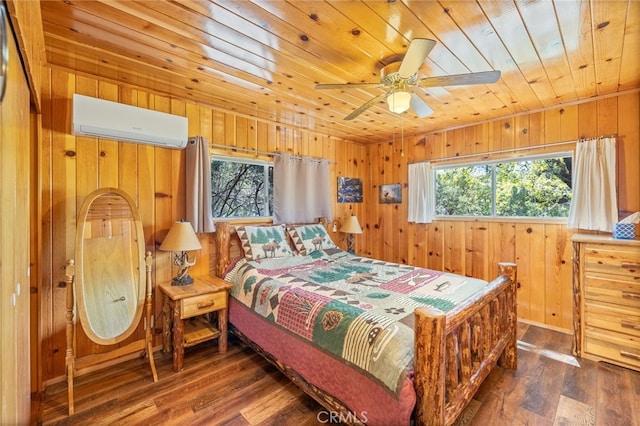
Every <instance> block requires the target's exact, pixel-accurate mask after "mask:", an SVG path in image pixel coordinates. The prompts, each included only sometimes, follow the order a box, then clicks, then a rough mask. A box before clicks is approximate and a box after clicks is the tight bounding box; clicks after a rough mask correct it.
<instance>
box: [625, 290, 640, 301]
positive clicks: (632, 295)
mask: <svg viewBox="0 0 640 426" xmlns="http://www.w3.org/2000/svg"><path fill="white" fill-rule="evenodd" d="M622 297H624V298H625V299H640V293H630V292H628V291H623V292H622Z"/></svg>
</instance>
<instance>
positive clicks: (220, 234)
mask: <svg viewBox="0 0 640 426" xmlns="http://www.w3.org/2000/svg"><path fill="white" fill-rule="evenodd" d="M229 232H230V224H229V222H216V249H217V250H218V251H217V253H216V257H217V260H218V261H217V262H216V275H217V276H219V277H222V276H224V271H225V269H226V268H227V266H228V265H229V263H230V262H231V259H230V258H231V251H230V247H229V239H230V233H229Z"/></svg>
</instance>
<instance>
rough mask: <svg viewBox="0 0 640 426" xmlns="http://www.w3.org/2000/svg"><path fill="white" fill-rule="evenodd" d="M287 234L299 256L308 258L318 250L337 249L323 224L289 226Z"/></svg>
mask: <svg viewBox="0 0 640 426" xmlns="http://www.w3.org/2000/svg"><path fill="white" fill-rule="evenodd" d="M287 232H289V235H290V236H291V240H292V241H293V245H294V246H295V249H296V250H297V251H298V254H300V255H302V256H306V255H308V254H311V252H314V251H316V250H325V249H329V248H337V246H336V245H335V243H334V242H333V241H332V240H331V237H330V236H329V234H328V233H327V230H326V229H324V226H323V225H321V224H317V225H295V226H289V227H288V228H287Z"/></svg>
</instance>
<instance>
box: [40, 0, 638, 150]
mask: <svg viewBox="0 0 640 426" xmlns="http://www.w3.org/2000/svg"><path fill="white" fill-rule="evenodd" d="M41 5H42V17H43V25H44V31H45V44H46V51H47V60H48V62H49V64H50V65H51V66H56V67H63V68H66V69H70V70H73V71H74V72H77V73H81V74H89V75H93V76H97V77H99V78H101V79H104V80H107V81H113V82H118V83H126V84H132V85H135V86H138V87H140V88H143V89H146V90H149V91H151V92H153V93H160V94H164V95H167V96H171V97H175V98H180V99H185V100H189V101H194V102H197V103H201V104H205V105H208V106H211V107H214V108H220V109H224V110H227V111H232V112H235V113H238V114H241V115H246V116H250V117H256V118H259V119H267V120H272V121H277V122H280V123H283V124H285V125H288V126H296V127H300V128H309V129H312V130H315V131H317V132H319V133H322V134H327V135H330V136H336V137H342V138H347V139H350V140H353V141H360V142H365V143H366V142H379V141H384V140H389V139H391V138H392V137H393V134H395V135H396V137H397V135H398V134H399V132H404V134H405V135H408V134H414V133H424V132H431V131H435V130H441V129H444V128H451V127H455V126H461V125H465V124H468V123H470V122H478V121H483V120H488V119H492V118H496V117H499V116H507V115H513V114H518V113H522V112H525V111H531V110H538V109H542V108H545V107H551V106H554V105H558V104H564V103H570V102H573V101H575V100H578V99H584V98H590V97H594V96H601V95H608V94H612V93H616V92H625V91H630V90H636V89H637V88H639V87H640V1H637V0H626V1H612V0H591V1H573V0H556V1H549V0H523V1H519V0H518V1H511V0H509V1H506V0H504V1H503V0H500V1H496V0H478V1H460V0H442V1H411V0H403V1H400V0H387V1H366V2H365V1H346V0H342V1H327V2H322V1H310V0H292V1H281V0H255V1H232V0H227V1H204V0H200V1H190V0H171V1H168V0H166V1H160V0H145V1H131V0H121V1H113V0H105V1H84V0H78V1H76V0H45V1H42V2H41ZM413 38H430V39H433V40H435V41H436V42H437V43H436V45H435V47H434V48H433V50H432V51H431V53H430V54H429V55H428V57H427V59H426V61H425V62H424V64H423V65H422V67H421V68H420V71H419V75H418V77H419V78H424V77H433V76H447V75H453V74H461V73H469V72H479V71H490V70H499V71H501V73H502V75H501V78H500V80H499V81H498V82H497V83H494V84H480V85H471V86H450V87H434V88H416V89H415V90H417V91H419V92H420V96H421V97H422V99H423V100H424V101H425V102H426V103H427V104H428V105H429V106H430V107H431V108H432V109H433V110H434V112H433V114H431V115H429V116H427V117H424V118H419V117H418V116H417V115H416V114H415V113H414V112H412V111H411V110H410V111H408V112H406V113H404V114H402V115H401V116H400V115H397V114H393V113H390V112H389V111H388V109H387V106H386V103H385V102H384V101H380V102H378V103H375V104H374V105H373V106H372V107H371V108H369V109H368V110H367V111H365V112H364V113H363V114H361V115H360V116H358V117H357V118H355V119H354V120H350V121H347V120H344V119H343V118H344V117H345V116H347V115H348V114H350V113H351V112H352V111H353V110H355V109H356V108H358V107H359V106H360V105H362V104H364V103H365V102H367V101H368V100H370V99H372V98H373V97H375V96H377V95H379V94H380V93H383V91H382V89H376V88H366V89H365V88H348V89H332V90H315V89H314V85H315V84H316V83H334V84H335V83H348V82H352V83H358V82H374V83H377V82H379V81H380V69H381V67H383V66H384V65H385V64H388V63H390V62H393V61H394V60H395V61H397V60H400V59H402V57H403V55H404V53H405V52H406V50H407V48H408V46H409V43H410V41H411V40H412V39H413Z"/></svg>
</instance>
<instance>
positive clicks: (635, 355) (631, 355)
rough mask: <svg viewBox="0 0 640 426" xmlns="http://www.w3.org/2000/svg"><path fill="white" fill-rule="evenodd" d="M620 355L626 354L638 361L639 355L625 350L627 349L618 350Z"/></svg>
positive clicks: (639, 359)
mask: <svg viewBox="0 0 640 426" xmlns="http://www.w3.org/2000/svg"><path fill="white" fill-rule="evenodd" d="M620 355H621V356H626V357H627V358H633V359H637V360H638V361H640V355H638V354H634V353H631V352H627V351H620Z"/></svg>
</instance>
